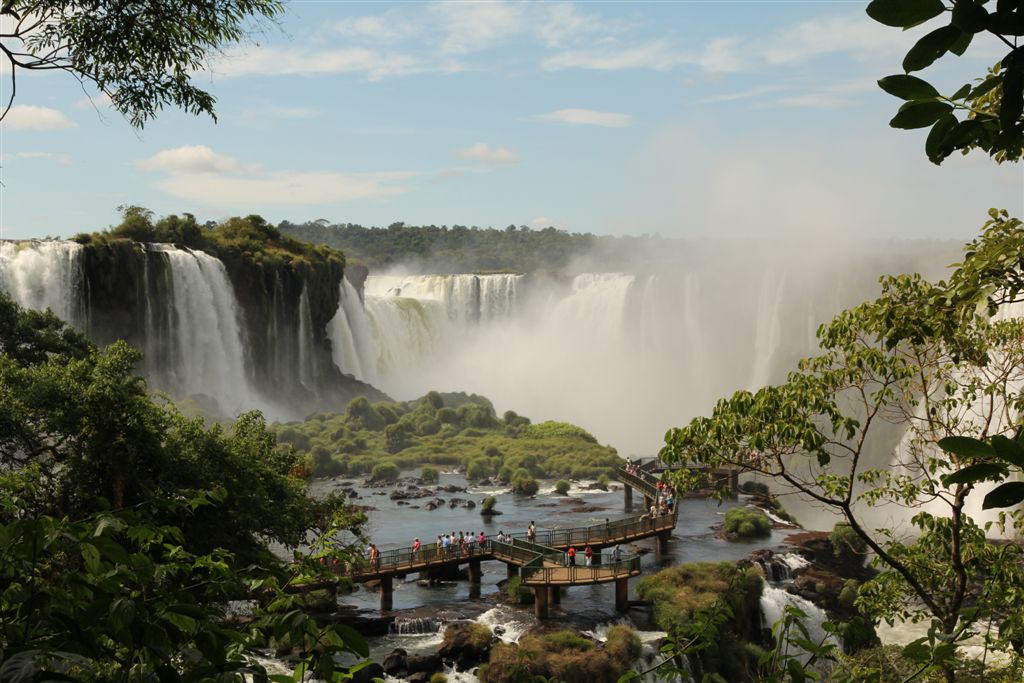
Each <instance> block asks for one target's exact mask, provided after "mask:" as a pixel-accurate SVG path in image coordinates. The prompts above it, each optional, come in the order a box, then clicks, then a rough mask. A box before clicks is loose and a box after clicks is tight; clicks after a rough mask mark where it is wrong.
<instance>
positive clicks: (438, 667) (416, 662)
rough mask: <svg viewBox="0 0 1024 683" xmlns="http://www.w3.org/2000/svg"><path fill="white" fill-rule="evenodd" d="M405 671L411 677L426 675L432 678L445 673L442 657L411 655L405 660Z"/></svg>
mask: <svg viewBox="0 0 1024 683" xmlns="http://www.w3.org/2000/svg"><path fill="white" fill-rule="evenodd" d="M405 670H406V671H407V672H409V674H410V675H412V674H421V673H425V674H427V678H430V675H431V674H434V673H437V672H438V671H443V670H444V664H443V663H442V662H441V655H409V656H408V657H406V658H405Z"/></svg>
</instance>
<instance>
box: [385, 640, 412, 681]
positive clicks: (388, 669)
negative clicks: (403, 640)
mask: <svg viewBox="0 0 1024 683" xmlns="http://www.w3.org/2000/svg"><path fill="white" fill-rule="evenodd" d="M407 654H408V653H407V652H406V651H405V650H403V649H402V648H400V647H399V648H395V649H394V650H392V651H391V652H390V654H388V656H387V657H385V658H384V661H383V662H381V667H382V668H383V669H384V673H386V674H387V675H388V676H398V675H400V674H402V673H404V672H405V658H406V655H407Z"/></svg>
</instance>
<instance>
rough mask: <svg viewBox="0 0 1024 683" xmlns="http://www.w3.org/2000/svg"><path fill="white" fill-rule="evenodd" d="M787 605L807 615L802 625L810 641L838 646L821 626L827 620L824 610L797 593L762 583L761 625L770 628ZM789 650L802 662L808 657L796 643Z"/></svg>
mask: <svg viewBox="0 0 1024 683" xmlns="http://www.w3.org/2000/svg"><path fill="white" fill-rule="evenodd" d="M789 605H791V606H793V607H796V608H797V609H799V610H800V611H801V612H803V613H804V614H806V615H807V618H806V619H804V626H806V627H807V632H808V635H809V639H810V640H811V642H813V643H822V642H826V641H827V642H830V643H833V644H834V645H836V646H837V647H839V642H838V641H837V640H836V639H835V636H833V635H831V634H829V633H826V632H825V629H824V628H823V624H824V623H825V622H826V621H827V620H828V615H827V614H825V610H823V609H821V608H820V607H818V606H817V605H815V604H814V603H813V602H811V601H809V600H806V599H804V598H802V597H800V596H799V595H794V594H793V593H790V592H788V591H787V590H785V589H783V588H778V587H776V586H772V585H770V584H768V583H765V584H764V588H763V590H762V591H761V625H762V627H764V628H766V629H771V628H772V626H774V624H775V622H777V621H778V620H779V619H781V618H782V614H783V612H784V611H785V609H786V607H787V606H789ZM795 635H797V634H796V633H795V632H794V631H790V636H791V637H793V636H795ZM790 652H791V653H795V654H797V656H798V657H800V659H801V661H803V662H804V663H806V662H807V661H808V660H809V659H810V655H809V654H807V653H806V652H804V651H803V650H801V649H800V648H799V647H797V646H796V645H793V644H791V645H790ZM819 664H820V663H819Z"/></svg>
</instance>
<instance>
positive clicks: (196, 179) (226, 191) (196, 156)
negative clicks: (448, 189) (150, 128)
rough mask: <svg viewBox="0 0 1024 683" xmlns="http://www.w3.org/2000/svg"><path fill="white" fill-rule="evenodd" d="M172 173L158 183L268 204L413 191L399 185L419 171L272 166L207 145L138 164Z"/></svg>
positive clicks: (196, 194)
mask: <svg viewBox="0 0 1024 683" xmlns="http://www.w3.org/2000/svg"><path fill="white" fill-rule="evenodd" d="M135 166H136V168H139V169H142V170H145V171H156V172H163V173H165V174H166V177H164V178H163V179H161V180H158V181H157V182H156V187H157V188H159V189H161V190H163V191H164V192H167V193H168V194H171V195H173V196H175V197H181V198H184V199H189V200H192V201H196V202H201V203H204V204H208V205H214V206H251V205H268V204H289V205H302V204H336V203H339V202H346V201H352V200H355V199H374V198H380V197H388V196H391V195H396V194H401V193H403V192H407V191H408V189H407V188H406V187H403V186H402V185H400V184H398V183H400V181H402V180H405V179H408V178H411V177H412V176H413V175H415V174H414V173H409V172H390V173H341V172H337V171H299V170H295V171H289V170H285V171H267V170H265V169H264V168H263V166H262V165H261V164H242V163H241V162H239V161H238V160H237V159H236V158H234V157H232V156H228V155H226V154H218V153H217V152H215V151H213V150H212V149H210V148H209V147H205V146H202V145H186V146H184V147H177V148H175V149H166V150H163V151H162V152H158V153H157V154H155V155H153V156H152V157H150V158H149V159H144V160H142V161H139V162H137V163H136V164H135Z"/></svg>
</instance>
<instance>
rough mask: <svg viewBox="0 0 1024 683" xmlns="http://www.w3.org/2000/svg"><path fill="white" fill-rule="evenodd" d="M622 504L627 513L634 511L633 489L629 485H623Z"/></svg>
mask: <svg viewBox="0 0 1024 683" xmlns="http://www.w3.org/2000/svg"><path fill="white" fill-rule="evenodd" d="M622 503H623V505H624V506H625V508H626V512H629V511H630V510H632V509H633V487H632V486H630V485H629V484H623V486H622Z"/></svg>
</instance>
